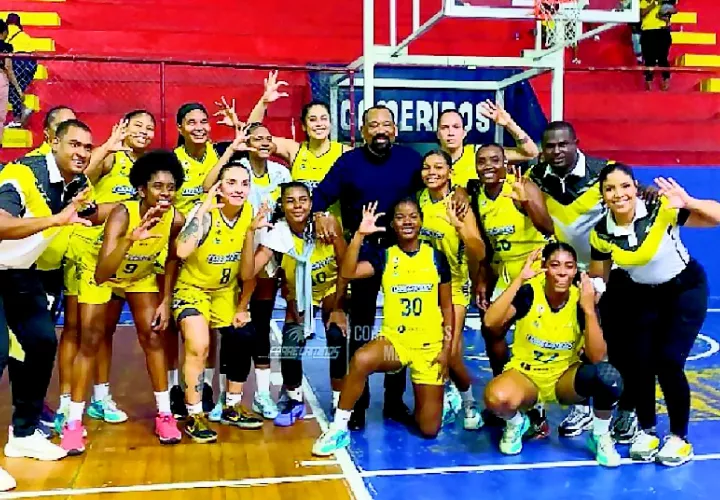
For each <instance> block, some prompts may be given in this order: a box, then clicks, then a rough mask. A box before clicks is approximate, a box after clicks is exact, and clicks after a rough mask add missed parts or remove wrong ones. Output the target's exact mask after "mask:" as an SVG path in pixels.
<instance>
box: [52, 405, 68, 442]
mask: <svg viewBox="0 0 720 500" xmlns="http://www.w3.org/2000/svg"><path fill="white" fill-rule="evenodd" d="M66 419H67V411H61V410H58V411H57V413H55V419H54V421H53V427H54V428H55V432H56V433H57V435H58V436H59V435H61V434H62V430H63V427H64V426H65V420H66Z"/></svg>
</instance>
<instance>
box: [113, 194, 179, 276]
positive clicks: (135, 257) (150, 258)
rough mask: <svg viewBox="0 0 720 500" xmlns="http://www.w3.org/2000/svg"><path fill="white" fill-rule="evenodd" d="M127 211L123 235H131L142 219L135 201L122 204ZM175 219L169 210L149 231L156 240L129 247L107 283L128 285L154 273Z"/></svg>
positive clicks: (172, 212) (152, 239) (144, 241)
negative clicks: (126, 221) (125, 230)
mask: <svg viewBox="0 0 720 500" xmlns="http://www.w3.org/2000/svg"><path fill="white" fill-rule="evenodd" d="M122 204H123V205H125V207H126V208H127V211H128V217H129V219H128V228H127V232H126V233H125V234H130V233H132V232H133V231H134V230H135V229H136V228H137V227H138V226H139V225H140V221H141V220H142V217H140V202H139V201H137V200H128V201H124V202H123V203H122ZM174 219H175V208H174V207H171V208H170V210H168V211H167V212H165V214H164V215H163V216H162V218H161V219H160V222H158V223H157V225H156V226H155V227H154V228H152V230H151V231H150V232H151V233H152V234H154V235H158V238H149V239H147V240H143V241H136V242H135V243H133V245H132V246H131V247H130V250H128V252H127V254H125V257H123V260H122V262H121V263H120V266H118V269H117V271H116V272H115V274H114V275H113V276H112V278H110V280H109V282H110V284H111V285H114V286H122V285H128V284H130V283H134V282H136V281H139V280H141V279H143V278H145V277H147V276H149V275H151V274H153V273H154V271H155V261H156V260H157V258H158V255H160V252H162V251H163V249H164V248H165V246H167V244H168V242H169V240H170V230H171V229H172V224H173V220H174Z"/></svg>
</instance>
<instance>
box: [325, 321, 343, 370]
mask: <svg viewBox="0 0 720 500" xmlns="http://www.w3.org/2000/svg"><path fill="white" fill-rule="evenodd" d="M325 335H326V336H327V347H328V357H329V358H330V378H334V379H339V378H343V377H344V376H345V375H346V374H347V340H348V339H347V337H346V336H345V335H343V332H342V330H341V329H340V327H339V326H337V325H336V324H334V323H333V324H330V325H328V327H327V330H326V332H325Z"/></svg>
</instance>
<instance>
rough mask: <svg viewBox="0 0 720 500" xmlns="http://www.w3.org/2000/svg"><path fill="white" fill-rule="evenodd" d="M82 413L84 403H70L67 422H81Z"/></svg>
mask: <svg viewBox="0 0 720 500" xmlns="http://www.w3.org/2000/svg"><path fill="white" fill-rule="evenodd" d="M83 411H85V401H81V402H79V403H76V402H75V401H70V412H69V413H68V422H76V421H77V422H82V415H83Z"/></svg>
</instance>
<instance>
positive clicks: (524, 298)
mask: <svg viewBox="0 0 720 500" xmlns="http://www.w3.org/2000/svg"><path fill="white" fill-rule="evenodd" d="M533 299H534V293H533V289H532V286H531V285H523V286H521V287H520V290H518V293H517V294H516V295H515V298H514V299H513V301H512V305H513V307H514V308H515V319H516V320H518V319H520V318H524V317H525V316H526V315H527V313H529V312H530V307H532V303H533Z"/></svg>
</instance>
